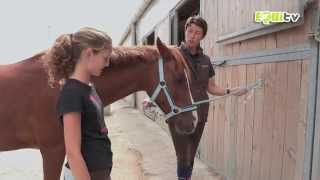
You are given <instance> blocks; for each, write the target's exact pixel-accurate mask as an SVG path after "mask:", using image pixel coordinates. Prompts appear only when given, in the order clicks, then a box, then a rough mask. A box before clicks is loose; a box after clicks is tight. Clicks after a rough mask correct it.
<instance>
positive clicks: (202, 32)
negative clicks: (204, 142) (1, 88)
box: [176, 16, 247, 180]
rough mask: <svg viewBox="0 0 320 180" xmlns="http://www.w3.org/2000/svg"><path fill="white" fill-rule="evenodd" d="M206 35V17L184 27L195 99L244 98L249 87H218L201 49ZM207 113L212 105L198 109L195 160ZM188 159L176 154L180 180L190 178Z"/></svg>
mask: <svg viewBox="0 0 320 180" xmlns="http://www.w3.org/2000/svg"><path fill="white" fill-rule="evenodd" d="M206 33H207V22H206V21H205V20H204V19H203V18H201V17H200V16H192V17H189V18H188V19H187V21H186V24H185V40H184V42H182V43H181V45H180V47H179V49H180V51H181V53H182V54H183V55H184V57H185V58H186V59H187V61H188V64H189V66H190V68H191V71H192V72H193V76H192V77H193V78H192V85H191V87H190V89H191V94H192V96H193V98H194V100H195V101H200V100H205V99H208V98H209V97H208V93H210V94H212V95H216V96H223V95H227V94H230V93H231V94H233V95H236V96H241V95H243V94H245V93H247V89H246V88H243V89H241V88H239V87H237V88H232V89H228V88H222V87H220V86H218V85H217V84H216V82H215V80H214V75H215V72H214V69H213V67H212V65H211V62H210V58H209V57H208V56H207V55H205V54H204V53H203V50H202V48H201V47H200V41H201V40H202V39H203V38H204V37H205V36H206ZM207 92H208V93H207ZM208 110H209V103H205V104H201V105H200V106H199V108H198V110H197V114H198V125H197V129H196V131H198V133H195V135H193V136H191V139H192V140H191V141H192V143H193V146H194V149H193V150H191V151H193V154H192V156H193V158H194V155H195V151H196V148H197V147H198V145H199V142H200V138H201V135H202V132H203V128H204V126H205V122H206V121H207V117H208ZM199 132H200V133H199ZM176 143H179V142H176ZM180 143H183V142H180ZM180 146H181V145H180ZM191 149H192V148H191ZM186 156H187V155H186V154H185V153H182V154H181V153H180V154H179V152H178V153H177V161H178V166H177V176H178V179H179V180H180V179H181V180H182V179H183V180H189V179H191V175H192V169H193V161H192V162H191V163H186V161H185V159H186Z"/></svg>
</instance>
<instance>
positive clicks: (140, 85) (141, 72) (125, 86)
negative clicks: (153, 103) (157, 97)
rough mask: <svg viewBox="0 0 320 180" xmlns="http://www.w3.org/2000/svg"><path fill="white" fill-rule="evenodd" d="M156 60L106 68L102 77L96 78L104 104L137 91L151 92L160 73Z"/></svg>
mask: <svg viewBox="0 0 320 180" xmlns="http://www.w3.org/2000/svg"><path fill="white" fill-rule="evenodd" d="M156 62H157V61H152V62H148V63H145V62H136V63H135V64H134V65H133V66H125V67H111V68H109V69H106V71H105V72H104V73H103V75H102V76H101V77H98V78H95V79H94V81H95V85H96V87H97V90H98V93H99V96H100V98H101V100H102V102H103V104H104V105H108V104H111V103H113V102H115V101H117V100H119V99H122V98H124V97H126V96H128V95H130V94H132V93H134V92H137V91H146V92H147V94H149V92H150V91H151V90H152V88H153V86H154V81H155V77H156V76H157V73H158V69H157V64H156Z"/></svg>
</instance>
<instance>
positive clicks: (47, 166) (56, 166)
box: [40, 144, 65, 180]
mask: <svg viewBox="0 0 320 180" xmlns="http://www.w3.org/2000/svg"><path fill="white" fill-rule="evenodd" d="M40 152H41V155H42V159H43V179H44V180H59V179H60V175H61V170H62V164H63V161H64V157H65V149H64V145H63V144H62V145H59V146H56V147H46V148H41V149H40Z"/></svg>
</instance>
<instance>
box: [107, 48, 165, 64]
mask: <svg viewBox="0 0 320 180" xmlns="http://www.w3.org/2000/svg"><path fill="white" fill-rule="evenodd" d="M158 58H159V52H158V50H157V48H156V47H155V46H133V47H115V48H113V50H112V55H111V59H110V60H111V64H112V65H126V64H133V63H137V62H143V63H149V62H154V61H156V60H157V59H158Z"/></svg>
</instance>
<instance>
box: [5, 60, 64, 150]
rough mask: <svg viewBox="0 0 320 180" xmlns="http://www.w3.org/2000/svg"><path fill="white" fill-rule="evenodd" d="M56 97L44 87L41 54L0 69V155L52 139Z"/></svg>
mask: <svg viewBox="0 0 320 180" xmlns="http://www.w3.org/2000/svg"><path fill="white" fill-rule="evenodd" d="M57 94H58V91H57V89H53V88H50V87H49V86H48V82H47V75H46V72H45V69H44V66H43V62H42V59H41V54H39V55H36V56H33V57H31V58H29V59H26V60H23V61H21V62H18V63H15V64H9V65H1V66H0V99H1V103H0V151H1V150H8V149H15V148H20V146H22V147H35V146H38V145H39V143H41V142H39V141H42V140H41V139H46V138H47V139H50V137H51V136H53V135H50V134H49V133H52V134H54V133H57V131H59V130H60V128H59V126H58V123H57V121H56V116H55V104H56V99H57ZM50 131H53V132H50ZM54 131H56V132H54ZM55 136H56V135H55ZM1 137H2V138H1Z"/></svg>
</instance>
